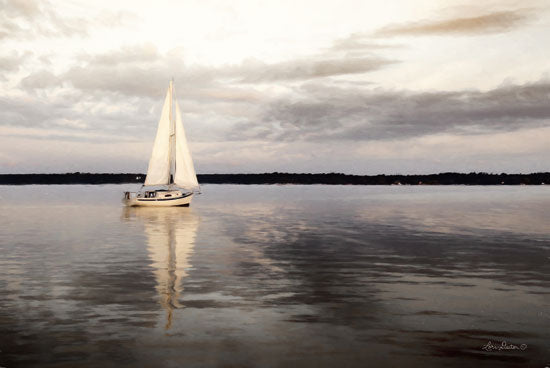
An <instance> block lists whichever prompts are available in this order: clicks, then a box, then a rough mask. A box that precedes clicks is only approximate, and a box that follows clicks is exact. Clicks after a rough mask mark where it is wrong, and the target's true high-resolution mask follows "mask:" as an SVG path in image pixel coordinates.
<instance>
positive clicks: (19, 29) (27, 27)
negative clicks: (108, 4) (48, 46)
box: [0, 0, 136, 40]
mask: <svg viewBox="0 0 550 368" xmlns="http://www.w3.org/2000/svg"><path fill="white" fill-rule="evenodd" d="M135 19H136V17H135V16H134V15H133V13H130V12H126V11H124V12H122V11H119V12H111V11H107V10H103V11H102V12H100V13H99V14H98V16H96V17H95V18H94V17H68V16H64V15H61V14H60V13H59V12H58V11H57V10H56V7H55V6H54V4H52V3H51V2H48V1H39V0H0V40H6V39H33V38H37V37H73V36H86V35H87V34H88V32H89V30H90V29H91V28H92V27H97V26H99V27H109V28H113V27H119V26H123V25H126V24H128V22H131V21H133V20H135Z"/></svg>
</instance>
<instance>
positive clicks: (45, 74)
mask: <svg viewBox="0 0 550 368" xmlns="http://www.w3.org/2000/svg"><path fill="white" fill-rule="evenodd" d="M62 84H63V83H62V81H61V79H59V78H58V77H57V76H56V75H54V74H52V73H51V72H49V71H47V70H39V71H37V72H34V73H32V74H29V75H28V76H27V77H25V78H23V80H21V86H22V87H23V88H24V89H26V90H34V89H43V88H49V87H58V86H61V85H62Z"/></svg>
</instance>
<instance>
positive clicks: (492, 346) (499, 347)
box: [481, 341, 527, 351]
mask: <svg viewBox="0 0 550 368" xmlns="http://www.w3.org/2000/svg"><path fill="white" fill-rule="evenodd" d="M481 349H483V350H485V351H503V350H526V349H527V344H521V345H515V344H510V343H507V342H506V341H503V342H501V343H500V344H499V343H496V342H493V341H489V342H487V344H485V345H483V347H482V348H481Z"/></svg>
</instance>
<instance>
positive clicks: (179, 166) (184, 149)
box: [174, 101, 199, 189]
mask: <svg viewBox="0 0 550 368" xmlns="http://www.w3.org/2000/svg"><path fill="white" fill-rule="evenodd" d="M175 141H176V172H175V175H174V182H175V183H176V185H178V186H180V187H182V188H186V189H193V188H197V187H198V186H199V182H198V180H197V174H196V173H195V167H194V166H193V159H192V158H191V152H190V151H189V145H188V144H187V138H186V137H185V129H184V128H183V123H182V119H181V111H180V107H179V105H178V103H177V101H176V139H175Z"/></svg>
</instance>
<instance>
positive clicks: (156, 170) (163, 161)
mask: <svg viewBox="0 0 550 368" xmlns="http://www.w3.org/2000/svg"><path fill="white" fill-rule="evenodd" d="M171 101H172V90H171V88H168V92H166V98H165V100H164V107H163V108H162V115H161V116H160V121H159V125H158V129H157V137H156V138H155V143H154V145H153V153H152V154H151V159H150V160H149V168H148V169H147V177H146V178H145V185H167V184H170V129H171V126H170V125H171V124H170V115H171V111H170V109H171Z"/></svg>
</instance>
